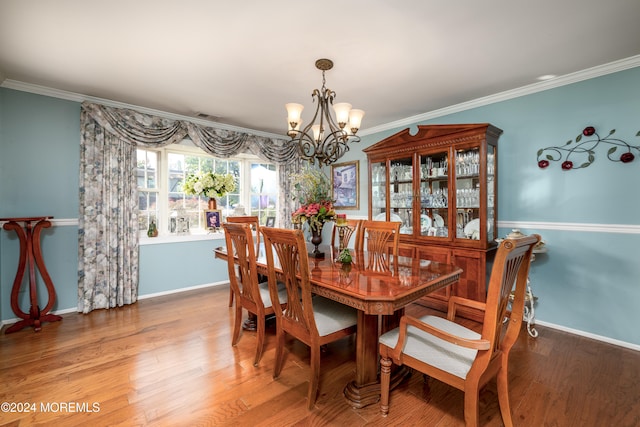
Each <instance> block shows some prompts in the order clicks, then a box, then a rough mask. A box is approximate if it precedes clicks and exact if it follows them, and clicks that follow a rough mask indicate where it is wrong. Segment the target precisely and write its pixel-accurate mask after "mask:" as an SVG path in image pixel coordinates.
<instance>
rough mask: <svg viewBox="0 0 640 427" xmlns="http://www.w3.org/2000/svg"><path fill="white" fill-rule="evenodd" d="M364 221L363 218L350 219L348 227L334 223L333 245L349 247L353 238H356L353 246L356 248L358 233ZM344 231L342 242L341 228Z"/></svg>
mask: <svg viewBox="0 0 640 427" xmlns="http://www.w3.org/2000/svg"><path fill="white" fill-rule="evenodd" d="M361 223H362V220H361V219H348V220H347V226H346V227H338V226H337V225H334V227H333V233H332V234H331V247H336V246H337V247H340V246H343V247H345V248H348V247H349V243H350V242H351V238H352V237H353V238H354V244H353V248H355V238H356V236H357V235H358V229H359V228H360V224H361ZM341 229H342V230H343V231H342V242H340V230H341Z"/></svg>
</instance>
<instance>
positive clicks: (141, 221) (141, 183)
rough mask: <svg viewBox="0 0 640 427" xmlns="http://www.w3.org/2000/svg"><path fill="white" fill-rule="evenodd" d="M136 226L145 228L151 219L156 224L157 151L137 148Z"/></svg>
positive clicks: (141, 228)
mask: <svg viewBox="0 0 640 427" xmlns="http://www.w3.org/2000/svg"><path fill="white" fill-rule="evenodd" d="M137 169H138V171H137V176H138V205H139V206H138V209H139V212H138V227H139V229H140V230H147V229H148V228H149V224H150V223H151V221H155V223H156V225H157V224H158V203H157V201H158V153H157V152H156V151H149V150H138V161H137Z"/></svg>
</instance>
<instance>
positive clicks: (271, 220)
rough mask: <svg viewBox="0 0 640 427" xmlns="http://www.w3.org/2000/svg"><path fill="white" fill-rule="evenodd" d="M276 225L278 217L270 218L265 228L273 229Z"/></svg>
mask: <svg viewBox="0 0 640 427" xmlns="http://www.w3.org/2000/svg"><path fill="white" fill-rule="evenodd" d="M275 225H276V217H275V216H268V217H267V222H266V223H265V224H264V226H265V227H273V226H275Z"/></svg>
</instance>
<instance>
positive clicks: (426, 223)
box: [420, 215, 431, 234]
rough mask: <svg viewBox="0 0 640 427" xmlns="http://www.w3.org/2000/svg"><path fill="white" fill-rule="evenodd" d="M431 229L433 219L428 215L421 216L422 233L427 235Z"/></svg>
mask: <svg viewBox="0 0 640 427" xmlns="http://www.w3.org/2000/svg"><path fill="white" fill-rule="evenodd" d="M430 227H431V218H429V217H428V216H427V215H420V232H421V233H422V234H425V233H426V232H427V231H428V230H429V228H430Z"/></svg>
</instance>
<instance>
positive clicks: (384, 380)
mask: <svg viewBox="0 0 640 427" xmlns="http://www.w3.org/2000/svg"><path fill="white" fill-rule="evenodd" d="M539 241H540V236H539V235H537V234H533V235H531V236H525V237H521V238H516V239H505V240H503V241H502V242H501V243H500V246H499V247H498V250H497V253H496V256H495V261H494V264H493V269H492V271H491V278H490V280H489V288H488V290H487V300H486V303H485V302H479V301H474V300H469V299H466V298H462V297H457V296H453V297H451V298H450V300H449V306H448V312H447V318H446V319H444V318H441V317H438V316H432V315H427V316H423V317H421V318H415V317H412V316H409V315H405V316H403V317H402V318H401V319H400V326H399V327H397V328H395V329H392V330H390V331H389V332H386V333H385V334H383V335H381V336H380V338H379V343H380V365H381V375H380V382H381V398H380V409H381V412H382V415H383V416H386V415H387V414H388V413H389V387H390V377H391V365H392V364H393V363H395V364H396V365H407V366H409V367H411V368H413V369H416V370H418V371H420V372H422V373H423V374H425V375H426V376H430V377H433V378H435V379H438V380H440V381H442V382H444V383H447V384H449V385H451V386H453V387H455V388H457V389H459V390H462V391H463V392H464V419H465V424H466V425H467V426H477V425H478V417H479V408H478V398H479V391H480V388H481V387H483V386H484V385H485V384H486V383H487V382H488V381H489V380H490V379H492V378H493V377H496V379H497V385H498V403H499V406H500V413H501V415H502V421H503V423H504V425H505V426H507V427H510V426H513V421H512V419H511V409H510V406H509V390H508V375H509V370H508V362H509V352H510V351H511V347H512V346H513V344H514V343H515V342H516V339H517V337H518V334H519V333H520V329H521V325H522V318H523V311H524V297H525V292H526V288H527V275H528V273H529V265H530V259H531V254H532V251H533V247H534V246H535V245H536V244H537V243H538V242H539ZM514 286H515V293H514V301H513V302H512V305H511V310H507V305H508V303H509V295H510V293H511V290H512V289H513V287H514ZM458 306H467V307H472V308H475V309H478V310H482V311H484V320H483V323H482V330H481V332H480V333H477V332H475V331H473V330H471V329H468V328H466V327H464V326H462V325H459V324H457V323H455V322H454V320H455V317H456V309H457V307H458Z"/></svg>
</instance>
